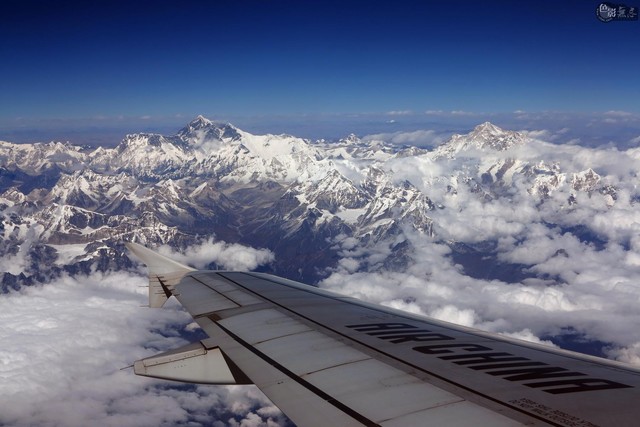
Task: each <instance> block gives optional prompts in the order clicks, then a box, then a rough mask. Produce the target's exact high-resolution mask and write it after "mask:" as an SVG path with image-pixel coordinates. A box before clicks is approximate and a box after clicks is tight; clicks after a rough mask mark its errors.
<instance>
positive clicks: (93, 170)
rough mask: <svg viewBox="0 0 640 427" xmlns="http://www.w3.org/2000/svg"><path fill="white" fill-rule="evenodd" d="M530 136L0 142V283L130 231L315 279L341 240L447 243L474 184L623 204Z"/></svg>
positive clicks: (593, 176) (200, 120)
mask: <svg viewBox="0 0 640 427" xmlns="http://www.w3.org/2000/svg"><path fill="white" fill-rule="evenodd" d="M533 143H534V142H532V140H530V139H528V138H527V137H526V136H525V134H524V133H520V132H513V131H505V130H502V129H500V128H498V127H497V126H495V125H493V124H491V123H483V124H481V125H479V126H477V127H476V128H475V129H473V130H472V131H471V132H470V133H468V134H466V135H453V136H452V137H451V138H450V140H449V141H447V142H446V143H444V144H443V145H442V146H440V147H438V148H437V149H435V150H434V151H431V152H428V151H426V150H423V149H417V148H415V147H396V146H393V145H392V144H389V143H386V142H384V141H375V140H371V141H364V140H362V139H360V138H358V137H357V136H355V135H349V136H347V137H346V138H344V139H341V140H339V141H335V142H328V141H316V142H312V141H308V140H305V139H301V138H297V137H294V136H290V135H253V134H250V133H248V132H245V131H243V130H241V129H238V128H236V127H234V126H233V125H231V124H224V123H217V122H213V121H210V120H208V119H206V118H204V117H202V116H199V117H197V118H196V119H195V120H193V121H192V122H191V123H189V124H187V125H186V126H185V127H184V128H183V129H181V130H179V131H178V132H177V133H176V135H173V136H163V135H157V134H148V133H140V134H132V135H127V136H126V137H125V138H124V139H123V141H122V142H121V143H120V144H119V145H118V146H116V147H115V148H111V149H109V148H97V149H94V150H93V151H91V150H88V149H86V148H83V147H77V146H72V145H69V144H60V143H49V144H21V145H17V144H11V143H6V142H0V160H1V161H2V163H1V164H0V217H1V220H2V222H1V223H0V225H1V228H0V240H1V243H0V251H1V252H0V255H2V256H3V257H4V258H5V259H6V260H9V259H12V258H15V259H16V260H18V259H19V260H20V263H19V264H15V265H20V266H22V267H21V268H22V269H19V268H13V267H12V268H11V269H7V271H6V272H5V274H4V283H5V286H7V284H9V285H11V286H17V284H19V283H27V284H28V283H33V282H34V281H38V280H44V279H46V277H49V276H52V275H55V274H59V273H60V272H62V271H70V272H73V271H75V270H77V269H78V268H80V269H87V268H89V266H90V265H94V267H93V268H95V266H96V265H97V266H99V267H100V266H102V268H108V267H110V266H112V265H113V261H109V259H110V258H108V257H111V256H112V255H113V253H112V251H113V250H115V251H116V252H117V251H121V250H122V248H121V246H120V242H121V241H122V240H126V239H132V238H134V236H135V238H136V239H138V240H140V241H142V242H147V243H151V244H164V243H170V244H172V245H174V246H186V245H188V244H191V243H195V242H197V241H201V240H202V239H205V238H209V237H210V236H216V238H219V239H224V240H226V241H228V242H238V243H242V244H246V245H251V246H257V247H265V248H269V249H271V250H272V251H273V252H274V253H275V259H276V261H275V262H274V264H273V265H272V266H271V267H270V268H272V269H273V270H275V271H277V272H278V273H279V274H283V275H288V276H290V277H296V278H301V276H302V278H304V279H306V280H307V281H314V280H317V279H318V278H320V277H322V276H323V275H324V274H326V272H327V271H329V270H327V269H331V268H332V267H333V266H335V263H336V260H337V258H338V257H337V255H336V254H337V253H338V252H339V251H340V248H339V247H338V246H339V245H338V246H336V239H345V238H351V239H355V241H358V242H360V244H361V245H363V246H371V247H373V246H375V245H380V244H387V243H388V244H391V243H389V242H394V243H393V245H395V246H394V247H398V245H399V244H401V243H402V242H404V243H402V246H403V248H404V249H403V250H404V251H405V252H406V251H408V250H409V249H407V245H409V240H408V239H407V238H406V236H405V235H406V233H409V232H411V233H414V232H415V233H418V234H419V235H422V236H424V238H425V239H442V238H445V239H449V238H450V236H447V235H446V234H447V233H445V232H444V231H446V230H444V229H443V228H442V226H440V225H439V224H440V223H444V222H446V221H444V220H445V219H446V216H447V215H449V216H450V215H455V214H456V211H460V209H463V208H464V207H461V206H460V200H462V199H461V197H462V196H463V195H464V194H467V193H468V194H471V195H472V197H473V198H474V199H475V200H478V201H479V202H480V203H491V202H492V201H496V200H502V199H504V198H505V197H514V195H515V194H518V195H520V194H526V197H529V198H534V199H538V200H542V201H544V200H546V199H550V197H551V196H553V195H554V194H563V197H564V198H563V199H559V201H555V199H554V201H553V203H560V204H561V205H562V206H560V208H563V206H565V207H568V206H572V205H573V204H575V203H580V201H579V200H580V197H579V194H588V195H590V197H591V195H592V196H593V197H596V198H597V197H600V198H603V200H605V199H606V200H605V204H606V205H607V206H613V204H615V202H616V194H617V193H616V191H617V188H616V186H615V183H611V182H607V179H606V178H605V177H602V176H600V175H599V174H598V173H597V172H596V171H595V170H593V169H590V168H586V169H581V170H564V169H563V166H562V165H561V164H560V163H558V162H555V163H553V162H551V163H549V162H547V161H545V160H539V159H532V158H531V156H529V157H527V156H526V155H523V154H522V153H523V152H522V149H523V147H524V148H526V147H527V146H528V144H533ZM430 168H437V169H438V170H441V171H445V172H444V173H440V174H438V175H437V176H434V175H433V174H430V173H427V172H428V171H429V170H430ZM465 197H466V196H465ZM548 203H551V201H549V202H548ZM438 230H440V234H441V235H439V231H438ZM96 242H98V243H96ZM385 242H387V243H385ZM104 248H111V249H110V250H109V251H106V252H105V249H104ZM393 256H394V254H393V253H388V254H387V257H393ZM115 259H117V260H118V259H119V260H124V258H122V257H120V256H118V257H115ZM122 262H123V263H124V264H123V265H129V264H128V261H122ZM400 264H401V263H400ZM387 265H396V266H397V265H399V263H398V262H395V261H394V262H392V263H390V264H387Z"/></svg>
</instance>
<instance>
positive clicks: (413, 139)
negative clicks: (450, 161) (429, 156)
mask: <svg viewBox="0 0 640 427" xmlns="http://www.w3.org/2000/svg"><path fill="white" fill-rule="evenodd" d="M448 137H449V135H447V134H441V133H438V132H436V131H434V130H416V131H411V132H402V131H400V132H389V133H378V134H373V135H366V136H364V137H363V138H362V139H363V141H385V142H390V143H391V144H396V145H413V146H416V147H436V146H438V145H440V144H442V143H443V142H444V141H445V140H446V138H448Z"/></svg>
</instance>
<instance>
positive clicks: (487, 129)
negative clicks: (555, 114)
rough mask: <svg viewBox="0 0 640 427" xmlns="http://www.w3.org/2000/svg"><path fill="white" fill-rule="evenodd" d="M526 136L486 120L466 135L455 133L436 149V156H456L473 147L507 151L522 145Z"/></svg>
mask: <svg viewBox="0 0 640 427" xmlns="http://www.w3.org/2000/svg"><path fill="white" fill-rule="evenodd" d="M525 140H526V136H525V135H524V134H523V133H520V132H514V131H507V130H504V129H501V128H499V127H498V126H496V125H494V124H492V123H490V122H484V123H482V124H480V125H478V126H476V127H475V128H474V129H473V130H472V131H471V132H469V133H468V134H466V135H458V134H456V135H453V136H452V137H451V139H449V141H448V142H447V143H445V144H444V145H441V146H440V147H438V148H437V149H436V157H454V156H455V154H457V153H459V152H461V151H465V150H469V149H472V148H475V149H480V150H486V149H490V150H494V151H505V150H508V149H510V148H511V147H514V146H517V145H522V144H524V142H525Z"/></svg>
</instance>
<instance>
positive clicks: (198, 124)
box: [176, 116, 241, 145]
mask: <svg viewBox="0 0 640 427" xmlns="http://www.w3.org/2000/svg"><path fill="white" fill-rule="evenodd" d="M176 136H177V137H178V138H180V139H181V140H182V141H185V142H188V143H190V144H194V145H199V144H202V143H203V142H205V141H209V140H214V141H237V140H239V139H240V138H241V135H240V132H239V129H237V128H236V127H235V126H233V125H232V124H230V123H225V124H222V123H215V122H213V121H211V120H209V119H207V118H205V117H203V116H198V117H196V118H195V119H193V120H192V121H191V122H190V123H189V124H188V125H187V126H185V127H184V128H182V129H180V131H179V132H178V133H177V134H176Z"/></svg>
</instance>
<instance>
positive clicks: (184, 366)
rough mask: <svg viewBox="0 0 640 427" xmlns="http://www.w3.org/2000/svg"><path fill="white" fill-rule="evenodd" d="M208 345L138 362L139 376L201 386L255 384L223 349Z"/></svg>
mask: <svg viewBox="0 0 640 427" xmlns="http://www.w3.org/2000/svg"><path fill="white" fill-rule="evenodd" d="M207 341H209V340H205V341H200V342H196V343H192V344H187V345H185V346H183V347H180V348H177V349H174V350H170V351H167V352H164V353H161V354H158V355H155V356H152V357H147V358H145V359H142V360H138V361H136V362H135V363H134V365H133V369H134V372H135V373H136V375H141V376H145V377H154V378H161V379H165V380H171V381H181V382H187V383H198V384H253V383H252V382H251V381H250V380H249V379H248V378H247V376H246V375H244V373H243V372H242V371H240V370H239V369H238V367H237V366H236V365H235V364H234V363H233V362H231V361H230V360H228V358H227V357H226V356H225V355H224V353H223V352H222V350H221V349H220V347H218V346H216V345H212V344H211V343H208V342H207Z"/></svg>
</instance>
